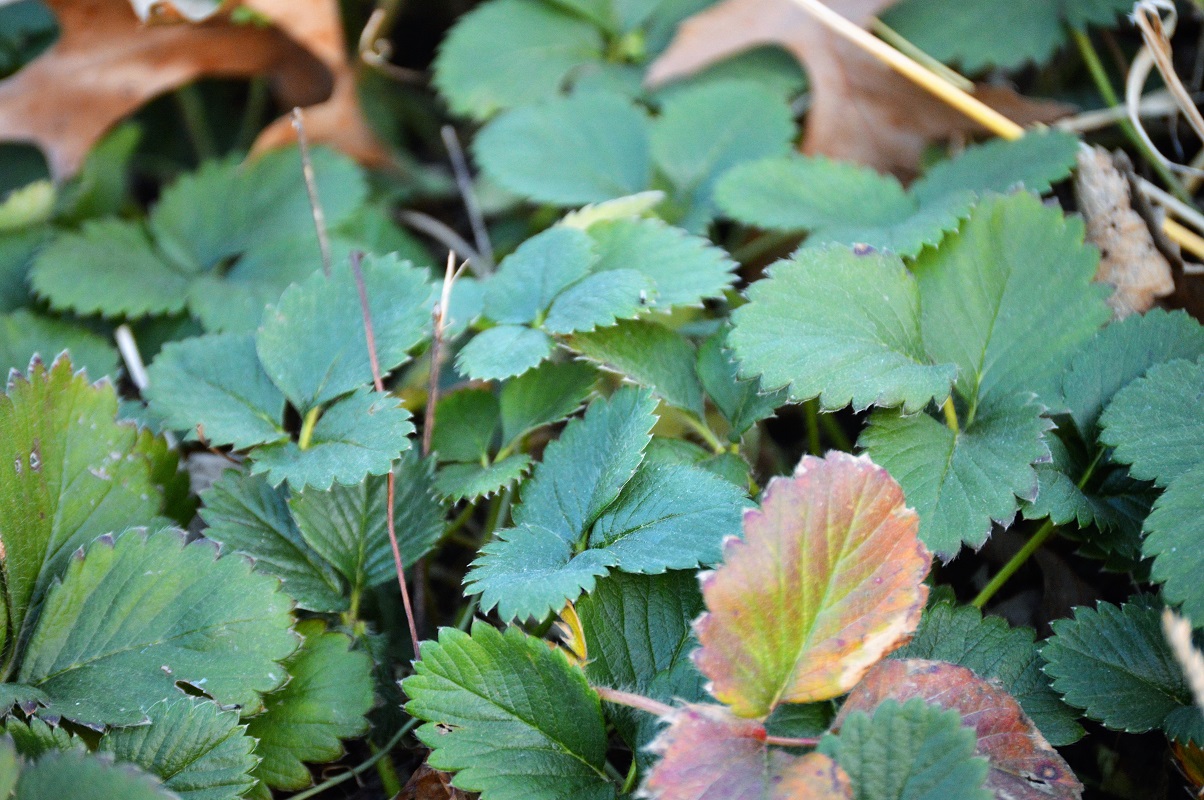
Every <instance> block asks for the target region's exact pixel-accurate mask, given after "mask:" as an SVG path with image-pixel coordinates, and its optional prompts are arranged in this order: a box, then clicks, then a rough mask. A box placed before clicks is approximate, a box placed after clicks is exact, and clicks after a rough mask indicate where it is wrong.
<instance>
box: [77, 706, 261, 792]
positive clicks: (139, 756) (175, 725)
mask: <svg viewBox="0 0 1204 800" xmlns="http://www.w3.org/2000/svg"><path fill="white" fill-rule="evenodd" d="M147 716H148V717H150V720H151V722H150V724H149V725H140V726H136V727H130V728H117V729H115V730H112V731H110V732H109V733H108V734H106V735H105V736H104V737H103V738H102V739H101V740H100V748H99V749H100V751H101V752H103V753H112V754H113V756H114V757H115V758H116V759H117V760H118V761H125V762H129V763H132V764H137V765H138V766H139V767H141V768H142V769H144V770H146V771H147V772H149V773H151V774H152V775H157V776H158V777H159V778H160V779H161V780H162V781H163V785H164V786H166V787H167V788H168V789H170V790H171V791H173V792H175V793H176V794H177V795H179V796H180V798H181V800H230V799H231V798H235V797H239V796H240V795H242V794H243V793H244V792H246V790H247V789H249V788H251V786H252V785H253V784H254V783H255V779H254V778H253V777H251V770H252V769H254V767H255V764H256V758H255V756H254V755H252V754H251V751H252V750H254V749H255V740H254V739H252V738H251V737H249V736H245V735H244V733H245V732H246V730H247V729H246V727H245V726H243V725H239V724H238V713H237V712H234V711H222V710H221V709H220V708H219V707H218V705H217V703H215V702H213V701H212V700H206V699H203V698H199V697H186V696H180V697H175V698H172V699H171V700H166V701H164V702H162V703H157V704H155V705H153V706H151V707H150V708H149V709H147Z"/></svg>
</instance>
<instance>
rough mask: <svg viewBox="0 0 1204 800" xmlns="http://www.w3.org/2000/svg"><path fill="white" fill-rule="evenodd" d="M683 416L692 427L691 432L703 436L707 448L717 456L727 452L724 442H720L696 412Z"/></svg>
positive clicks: (689, 412)
mask: <svg viewBox="0 0 1204 800" xmlns="http://www.w3.org/2000/svg"><path fill="white" fill-rule="evenodd" d="M681 416H682V419H684V420H685V421H686V424H687V425H688V426H690V430H692V431H694V432H695V433H697V434H698V435H699V436H701V437H702V440H703V441H705V442H706V443H707V446H708V447H710V448H711V450H713V451H714V452H715V455H722V454H723V453H726V452H727V447H725V446H724V444H723V442H721V441H719V437H718V436H716V435H715V432H714V431H713V430H711V429H710V427H709V426H708V425H707V424H706V423H705V422H703V421H702V420H701V419H699V418H698V417H697V416H696V415H695V414H694V412H692V411H687V412H686V413H684V414H682V415H681Z"/></svg>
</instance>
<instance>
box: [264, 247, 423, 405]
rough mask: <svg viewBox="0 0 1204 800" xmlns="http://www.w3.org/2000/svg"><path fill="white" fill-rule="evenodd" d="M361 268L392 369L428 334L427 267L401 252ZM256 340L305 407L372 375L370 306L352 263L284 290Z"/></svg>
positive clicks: (383, 360) (293, 398)
mask: <svg viewBox="0 0 1204 800" xmlns="http://www.w3.org/2000/svg"><path fill="white" fill-rule="evenodd" d="M363 276H364V291H365V293H366V294H367V298H368V309H369V312H370V315H371V321H372V329H373V333H374V335H375V344H376V356H377V358H378V359H379V361H380V368H381V370H382V371H383V372H388V371H389V370H392V369H393V368H394V367H396V366H397V365H399V364H401V363H402V362H403V361H405V360H406V358H407V352H408V351H409V350H410V348H412V347H414V345H416V344H418V342H419V341H420V340H421V339H422V336H423V333H424V332H425V330H426V326H427V325H428V323H429V314H428V313H427V310H428V309H427V304H428V301H429V299H430V297H431V287H430V286H429V284H428V283H427V276H426V273H425V271H424V270H420V269H416V268H414V267H413V266H410V265H409V264H406V263H403V262H400V261H398V260H397V259H395V258H382V259H372V258H369V259H366V260H365V261H364V264H363ZM332 331H338V332H339V334H338V335H337V336H333V335H331V332H332ZM255 346H256V350H257V352H258V353H259V359H260V361H261V362H263V368H264V371H266V372H267V374H268V375H269V376H270V377H271V379H272V382H273V383H275V384H276V385H277V386H278V387H280V390H281V391H282V392H284V396H285V397H287V398H288V399H289V401H290V402H292V404H293V405H294V406H296V408H297V410H298V412H300V413H301V414H305V413H306V412H308V411H309V410H310V409H311V408H314V407H315V406H319V405H322V404H324V403H327V402H329V401H331V400H333V399H335V398H336V397H339V396H341V395H344V394H347V393H348V392H351V391H353V390H354V389H356V388H358V387H360V386H365V385H367V384H369V383H371V382H372V365H371V359H370V357H369V353H368V341H367V338H366V334H365V330H364V311H363V306H362V304H361V302H360V294H359V290H358V287H357V285H356V280H355V276H354V274H353V271H352V269H351V268H350V267H349V266H348V265H346V264H342V265H338V266H336V268H335V269H333V270H332V274H331V276H330V277H329V278H327V277H326V276H325V275H322V274H321V273H315V274H314V275H313V276H312V277H311V278H309V279H308V280H306V281H305V282H304V283H302V284H299V285H295V286H292V287H290V288H289V289H288V290H286V291H285V293H284V294H283V295H281V297H280V302H279V303H278V304H277V305H276V307H275V308H273V309H271V310H270V311H268V312H267V313H265V315H264V319H263V325H262V327H260V329H259V335H258V336H257V337H256V341H255Z"/></svg>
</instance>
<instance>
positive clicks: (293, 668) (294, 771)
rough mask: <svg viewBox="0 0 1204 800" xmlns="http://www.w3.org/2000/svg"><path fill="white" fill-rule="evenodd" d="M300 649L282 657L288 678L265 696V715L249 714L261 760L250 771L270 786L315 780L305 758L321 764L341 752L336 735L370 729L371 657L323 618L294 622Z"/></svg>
mask: <svg viewBox="0 0 1204 800" xmlns="http://www.w3.org/2000/svg"><path fill="white" fill-rule="evenodd" d="M297 633H299V634H301V637H302V642H301V647H300V649H298V650H297V651H296V652H295V653H293V654H292V655H291V656H289V657H288V658H287V659H285V660H284V662H283V666H284V668H285V669H287V670H288V674H289V682H288V683H287V684H285V685H284V686H283V687H282V688H280V689H277V690H276V691H274V692H272V693H271V694H268V695H266V696H265V697H264V698H263V702H264V706H265V707H266V708H265V710H264V713H262V714H260V715H259V716H256V717H252V718H251V720H250V721H249V722H248V724H247V735H248V736H251V737H254V738H255V739H258V740H259V744H258V745H256V747H255V755H257V756H259V757H260V758H262V759H263V760H262V761H261V762H260V763H259V765H258V766H257V767H255V771H254V775H255V777H257V778H259V779H260V780H261V781H263V782H264V783H265V784H266V785H268V786H271V787H272V788H274V789H289V790H294V791H295V790H297V789H304V788H306V787H307V786H310V785H312V784H313V778H312V776H311V775H310V773H309V770H308V769H307V768H306V767H305V763H306V762H310V763H317V764H321V763H325V762H327V761H335V760H337V759H338V758H339V757H340V756H342V755H343V745H342V742H341V741H340V739H349V738H352V737H355V736H359V735H361V734H363V733H364V732H365V731H367V729H368V720H367V719H366V718H365V716H364V715H365V714H367V713H368V711H369V710H371V708H372V704H373V697H372V690H373V681H372V659H371V658H370V657H369V656H368V655H367V654H366V653H364V652H362V651H359V650H351V649H349V648H350V645H351V640H350V639H349V638H348V637H347V636H346V635H344V634H341V633H334V632H331V631H327V630H326V626H325V624H323V623H322V621H321V620H316V619H311V620H306V621H304V622H301V623H298V624H297Z"/></svg>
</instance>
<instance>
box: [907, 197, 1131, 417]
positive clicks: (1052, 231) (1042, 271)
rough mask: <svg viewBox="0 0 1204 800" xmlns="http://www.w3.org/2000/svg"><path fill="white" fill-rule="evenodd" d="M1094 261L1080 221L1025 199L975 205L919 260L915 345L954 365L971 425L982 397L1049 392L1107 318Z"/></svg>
mask: <svg viewBox="0 0 1204 800" xmlns="http://www.w3.org/2000/svg"><path fill="white" fill-rule="evenodd" d="M1097 261H1098V259H1097V257H1096V254H1095V252H1094V250H1092V249H1090V248H1087V247H1084V246H1083V226H1082V223H1081V222H1079V221H1078V220H1074V219H1067V218H1065V217H1063V216H1062V212H1061V211H1059V210H1057V209H1050V208H1046V207H1044V206H1043V205H1042V204H1041V201H1040V200H1039V199H1038V198H1036V197H1034V196H1033V195H1030V194H1026V193H1020V194H1015V195H1011V196H1008V197H995V198H991V199H988V200H984V201H983V202H982V203H980V204H979V205H978V206H976V207H975V209H974V213H973V214H972V215H971V216H970V219H969V220H967V221H966V224H965V225H964V226H962V229H961V230H960V231H959V232H958V234H957V235H956V236H954V237H951V238H950V239H949V240H948V241H947V242H945V244H944V245H943V246H942V247H940V248H939V249H937V250H925V251H924V252H923V253H921V254H920V256H919V257H918V258H917V259H916V262H915V264H914V265H913V266H912V272H913V273H914V274H915V276H916V280H917V281H918V282H919V285H920V297H921V300H922V302H921V332H922V336H923V340H924V345H925V347H926V349H927V350H928V354H929V356H930V357H931V358H932V359H933V360H934V361H936V362H938V363H941V362H952V363H954V364H956V365H957V367H958V374H957V383H956V388H957V390H958V392H959V393H960V394H961V396H962V397H963V398H965V399H966V400H967V401H968V402H969V403H970V405H971V411H970V412H969V417H970V419H973V417H974V412H973V410H972V409H973V406H974V405H975V403H976V402H981V399H982V398H983V396H985V395H988V394H998V395H1004V394H1011V393H1013V392H1035V393H1036V394H1037V395H1038V396H1039V397H1046V396H1051V395H1053V394H1054V393H1055V392H1056V391H1057V388H1058V382H1059V380H1060V378H1061V374H1062V370H1063V369H1064V368H1065V365H1066V364H1067V363H1068V362H1069V360H1070V358H1071V357H1072V356H1073V355H1074V353H1075V351H1076V350H1077V349H1078V348H1079V347H1080V346H1081V345H1082V344H1083V343H1084V342H1086V341H1087V340H1088V339H1090V338H1091V336H1092V335H1094V333H1095V332H1096V331H1097V330H1098V329H1099V328H1100V327H1102V326H1103V325H1104V323H1105V322H1107V321H1108V320H1109V319H1110V318H1111V313H1112V312H1111V311H1110V310H1109V308H1108V306H1107V304H1106V303H1104V299H1103V296H1104V293H1105V292H1106V291H1107V290H1106V289H1104V288H1102V287H1100V286H1098V285H1095V284H1092V283H1091V281H1092V278H1093V277H1094V276H1095V269H1096V265H1097ZM1037 329H1039V330H1040V331H1041V335H1040V336H1034V335H1033V331H1034V330H1037Z"/></svg>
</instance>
